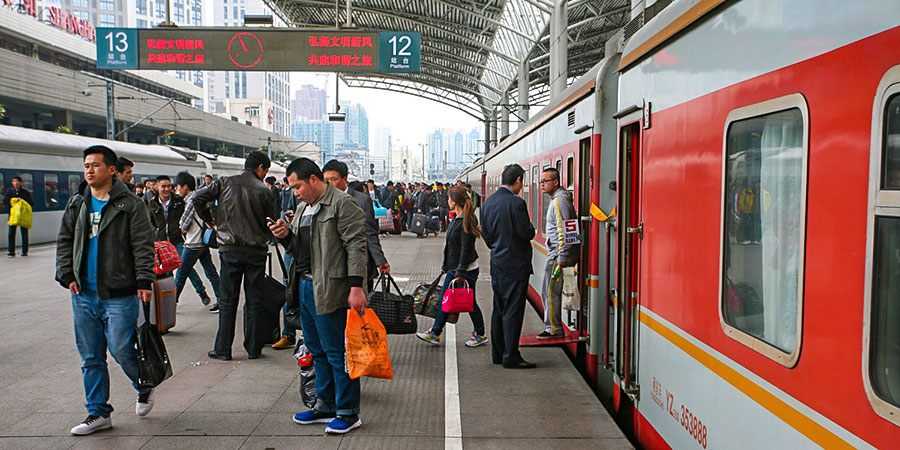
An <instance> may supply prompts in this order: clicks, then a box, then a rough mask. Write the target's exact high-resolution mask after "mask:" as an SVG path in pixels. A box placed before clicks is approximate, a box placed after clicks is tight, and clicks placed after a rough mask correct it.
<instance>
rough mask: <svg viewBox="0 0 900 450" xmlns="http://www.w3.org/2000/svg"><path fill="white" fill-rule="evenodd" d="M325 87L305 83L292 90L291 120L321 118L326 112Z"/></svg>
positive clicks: (314, 119)
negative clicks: (294, 90)
mask: <svg viewBox="0 0 900 450" xmlns="http://www.w3.org/2000/svg"><path fill="white" fill-rule="evenodd" d="M325 97H326V95H325V89H320V88H317V87H315V86H313V85H311V84H305V85H303V87H302V88H300V89H298V90H297V91H296V92H294V100H292V101H291V122H300V121H316V120H322V119H324V118H325V114H327V112H328V111H327V110H326V109H325Z"/></svg>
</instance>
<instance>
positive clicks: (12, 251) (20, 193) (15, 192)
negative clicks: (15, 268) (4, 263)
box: [3, 176, 34, 258]
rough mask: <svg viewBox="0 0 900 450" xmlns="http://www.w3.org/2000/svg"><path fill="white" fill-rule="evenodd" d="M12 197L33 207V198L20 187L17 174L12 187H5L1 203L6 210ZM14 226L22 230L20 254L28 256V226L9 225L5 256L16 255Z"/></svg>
mask: <svg viewBox="0 0 900 450" xmlns="http://www.w3.org/2000/svg"><path fill="white" fill-rule="evenodd" d="M14 198H20V199H22V200H23V201H25V202H27V203H28V204H29V205H31V207H32V208H34V199H33V198H32V197H31V192H28V190H26V189H25V188H23V187H22V177H19V176H15V177H13V178H12V189H7V191H6V194H5V195H4V196H3V204H4V205H5V206H6V209H7V211H8V210H9V209H10V208H12V199H14ZM32 220H33V219H32ZM16 228H18V229H20V230H22V231H20V233H21V235H22V256H28V228H25V227H17V226H15V225H9V232H8V234H7V235H6V238H7V241H6V242H7V243H8V249H7V252H6V256H9V257H10V258H13V257H15V256H16Z"/></svg>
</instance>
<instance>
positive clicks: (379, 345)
mask: <svg viewBox="0 0 900 450" xmlns="http://www.w3.org/2000/svg"><path fill="white" fill-rule="evenodd" d="M344 337H345V338H346V343H347V344H346V346H347V369H348V370H349V371H350V378H353V379H356V378H359V377H361V376H364V375H365V376H369V377H373V378H386V379H388V380H393V379H394V371H393V369H391V355H390V354H388V345H387V331H386V330H385V329H384V325H383V324H382V323H381V320H379V319H378V316H376V315H375V311H373V310H372V308H366V313H365V315H363V316H362V317H360V316H359V314H358V313H357V312H356V311H355V310H353V309H350V310H348V311H347V328H346V330H345V331H344Z"/></svg>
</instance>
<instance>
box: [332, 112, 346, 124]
mask: <svg viewBox="0 0 900 450" xmlns="http://www.w3.org/2000/svg"><path fill="white" fill-rule="evenodd" d="M346 120H347V115H346V114H344V113H342V112H336V113H328V121H329V122H345V121H346Z"/></svg>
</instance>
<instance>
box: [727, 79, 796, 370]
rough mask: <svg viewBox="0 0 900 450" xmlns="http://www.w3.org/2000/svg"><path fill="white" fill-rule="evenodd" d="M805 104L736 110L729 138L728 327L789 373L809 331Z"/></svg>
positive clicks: (790, 101)
mask: <svg viewBox="0 0 900 450" xmlns="http://www.w3.org/2000/svg"><path fill="white" fill-rule="evenodd" d="M805 105H806V104H805V100H803V98H802V96H799V94H797V95H794V96H787V97H783V98H781V99H775V100H771V101H769V102H765V103H762V104H759V105H754V106H750V107H747V108H741V109H739V110H736V111H733V112H732V113H731V114H729V121H728V124H727V129H726V130H727V131H726V137H725V159H724V172H725V178H724V199H723V203H724V206H725V207H724V219H723V234H722V240H723V242H722V245H723V251H722V285H721V289H722V291H721V306H720V308H721V310H720V311H721V314H722V319H723V327H724V329H725V331H726V333H727V334H729V335H730V336H731V337H733V338H735V339H736V340H738V341H740V342H742V343H744V344H746V345H748V346H749V347H751V348H753V349H754V350H756V351H758V352H760V353H762V354H764V355H766V356H768V357H770V358H772V359H774V360H775V361H776V362H778V363H780V364H782V365H785V366H787V367H793V366H794V364H796V362H797V358H798V357H799V349H800V330H801V329H802V327H801V322H802V306H801V302H802V296H803V279H802V276H803V275H802V274H803V255H804V243H805V223H804V221H805V216H806V213H805V209H806V201H805V199H806V193H805V191H806V186H805V185H806V176H805V174H806V117H807V115H806V113H805V108H806V106H805ZM791 106H795V107H791ZM801 107H802V109H801Z"/></svg>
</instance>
